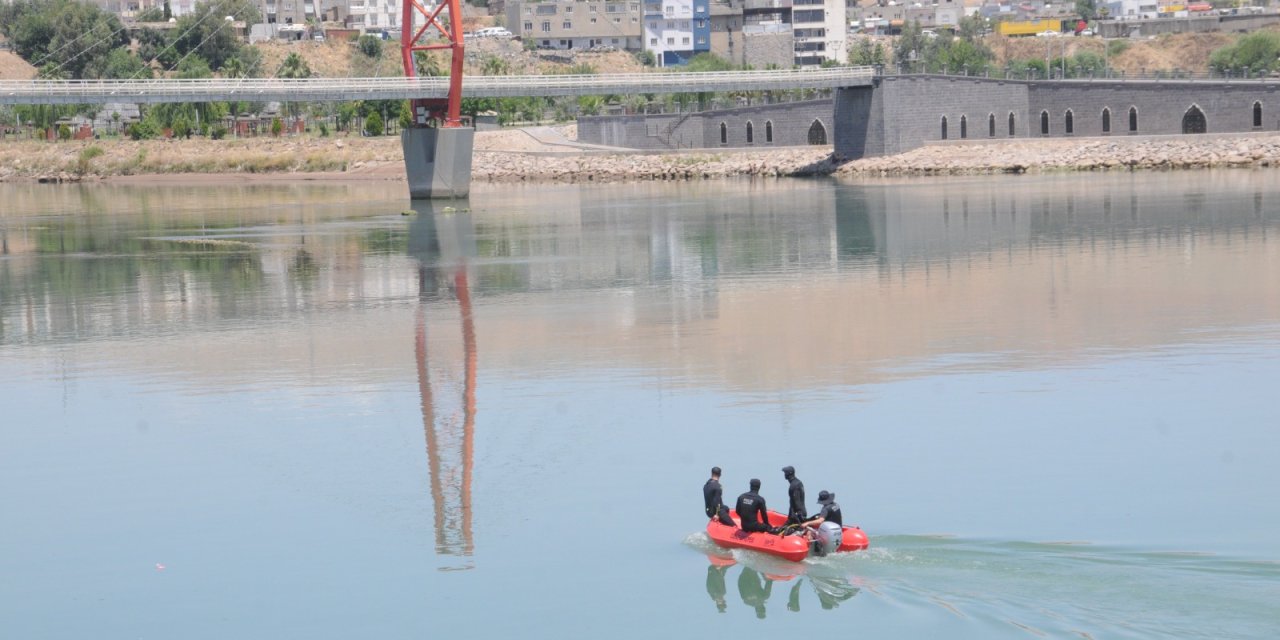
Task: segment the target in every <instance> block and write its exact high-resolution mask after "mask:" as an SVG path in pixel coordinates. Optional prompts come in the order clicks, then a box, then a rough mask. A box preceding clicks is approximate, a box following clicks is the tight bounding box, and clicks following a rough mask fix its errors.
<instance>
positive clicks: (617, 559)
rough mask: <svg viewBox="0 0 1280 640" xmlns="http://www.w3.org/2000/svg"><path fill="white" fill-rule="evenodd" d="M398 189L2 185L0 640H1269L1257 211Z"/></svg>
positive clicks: (1165, 192)
mask: <svg viewBox="0 0 1280 640" xmlns="http://www.w3.org/2000/svg"><path fill="white" fill-rule="evenodd" d="M402 191H403V185H399V184H377V183H370V184H359V183H351V184H344V183H338V184H307V183H300V184H289V185H283V184H276V185H271V184H245V185H234V184H232V185H219V186H176V185H155V186H121V185H116V186H111V185H86V186H46V185H30V184H9V185H0V203H4V204H3V205H0V207H2V208H0V513H3V526H0V635H3V636H4V637H11V638H90V637H92V638H101V639H114V638H129V639H134V638H188V639H190V638H209V639H214V638H218V639H223V638H304V637H305V638H351V637H367V638H433V637H503V636H506V635H512V636H518V637H522V638H564V637H589V636H595V635H603V636H605V637H609V638H654V637H657V638H679V637H696V636H705V635H708V634H716V633H732V634H757V633H764V634H769V635H779V634H788V633H801V634H821V633H824V632H826V633H834V634H838V635H840V636H852V635H862V636H866V637H898V638H935V637H948V638H1002V637H1003V638H1028V637H1031V638H1034V637H1081V638H1099V639H1101V638H1151V637H1171V638H1192V637H1205V638H1217V639H1222V638H1270V637H1274V636H1275V635H1277V633H1280V546H1277V543H1276V534H1277V531H1280V500H1277V499H1276V496H1275V491H1276V488H1277V487H1280V464H1277V463H1276V461H1277V458H1278V457H1280V430H1278V429H1276V428H1275V425H1277V424H1278V423H1280V403H1278V402H1277V400H1276V398H1274V397H1272V396H1271V393H1273V392H1274V390H1275V382H1276V380H1280V182H1278V181H1276V180H1275V178H1274V175H1273V174H1272V173H1271V172H1270V171H1218V172H1200V173H1197V172H1185V173H1150V174H1125V173H1110V174H1104V175H1064V176H996V177H977V178H947V179H915V180H890V181H864V182H857V183H841V182H836V181H832V180H826V179H823V180H756V181H725V182H710V181H709V182H694V183H642V184H621V185H583V186H577V185H568V186H566V185H555V186H533V185H502V186H488V185H477V189H476V192H475V193H473V195H472V197H471V198H470V200H469V201H467V202H465V203H456V204H453V205H452V206H446V205H444V204H435V205H431V204H420V205H416V206H415V208H414V209H410V208H409V207H410V205H409V203H408V201H407V199H406V198H405V197H404V196H403V194H402ZM713 465H719V466H721V467H723V468H724V483H725V487H726V488H725V493H726V498H727V499H729V500H732V498H734V497H735V496H736V495H737V494H738V493H740V492H742V491H745V490H746V485H747V481H748V479H749V478H752V477H756V478H760V479H761V480H762V481H763V490H762V493H763V495H764V496H765V497H766V498H767V499H768V500H769V502H770V504H771V505H772V506H774V507H775V508H777V507H782V506H783V505H785V501H786V492H785V491H786V485H785V482H784V481H783V478H782V473H781V471H780V469H781V467H783V466H784V465H794V466H795V467H796V469H797V475H798V476H799V477H800V478H801V479H802V480H804V482H805V483H806V487H807V489H808V493H809V497H810V500H811V501H812V500H813V498H815V497H816V495H817V493H818V491H819V490H820V489H827V490H831V491H834V492H835V493H836V496H837V499H838V501H839V502H840V504H841V505H842V506H843V511H844V514H845V520H846V523H856V524H858V525H860V526H862V527H863V528H864V529H865V530H866V531H867V532H868V534H869V535H870V538H871V548H870V550H868V551H866V552H859V553H855V554H847V555H846V554H841V555H837V556H833V557H827V558H821V559H811V560H808V561H806V562H805V563H802V564H799V565H792V564H789V563H785V562H781V561H776V560H772V559H770V558H767V557H761V556H757V555H755V554H751V553H743V552H735V553H732V554H730V553H726V552H724V551H722V550H719V549H717V548H716V547H715V546H714V545H713V544H712V543H710V541H709V540H708V539H707V538H706V536H705V534H704V533H703V531H702V529H703V527H704V525H705V522H706V520H705V518H704V517H703V515H702V504H701V492H700V489H701V485H702V483H703V482H704V481H705V480H706V478H707V474H708V469H709V468H710V467H711V466H713ZM814 507H816V504H815V505H812V506H811V508H814Z"/></svg>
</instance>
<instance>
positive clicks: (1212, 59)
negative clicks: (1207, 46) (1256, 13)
mask: <svg viewBox="0 0 1280 640" xmlns="http://www.w3.org/2000/svg"><path fill="white" fill-rule="evenodd" d="M1277 58H1280V33H1276V32H1274V31H1255V32H1253V33H1250V34H1248V35H1246V36H1244V37H1242V38H1240V39H1239V40H1236V43H1235V44H1232V45H1228V46H1225V47H1222V48H1221V49H1218V50H1216V51H1214V52H1213V55H1211V56H1209V67H1210V68H1212V69H1213V70H1214V71H1217V72H1219V73H1228V72H1230V73H1232V74H1237V75H1244V74H1245V73H1248V74H1249V75H1255V76H1256V75H1261V74H1265V73H1267V72H1269V71H1272V70H1274V69H1276V68H1277V67H1278V66H1280V64H1278V60H1277Z"/></svg>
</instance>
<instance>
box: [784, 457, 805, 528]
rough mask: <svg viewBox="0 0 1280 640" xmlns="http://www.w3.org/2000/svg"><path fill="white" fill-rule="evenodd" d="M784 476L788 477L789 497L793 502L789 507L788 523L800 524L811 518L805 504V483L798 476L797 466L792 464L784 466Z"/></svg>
mask: <svg viewBox="0 0 1280 640" xmlns="http://www.w3.org/2000/svg"><path fill="white" fill-rule="evenodd" d="M782 477H784V478H786V479H787V482H789V483H790V486H789V487H787V497H788V498H790V500H791V504H790V505H789V506H788V507H787V524H800V523H802V522H804V521H805V520H807V519H808V518H809V510H808V508H806V507H805V506H804V483H803V482H801V481H800V478H797V477H796V468H795V467H792V466H790V465H788V466H785V467H783V468H782Z"/></svg>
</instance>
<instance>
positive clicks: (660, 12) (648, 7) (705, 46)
mask: <svg viewBox="0 0 1280 640" xmlns="http://www.w3.org/2000/svg"><path fill="white" fill-rule="evenodd" d="M644 48H645V49H646V50H648V51H652V52H653V55H654V57H655V58H656V59H657V62H658V65H659V66H663V67H667V66H672V65H680V64H684V63H686V62H688V61H689V58H692V57H693V56H695V55H697V54H699V53H704V52H708V51H711V3H710V2H709V0H645V1H644Z"/></svg>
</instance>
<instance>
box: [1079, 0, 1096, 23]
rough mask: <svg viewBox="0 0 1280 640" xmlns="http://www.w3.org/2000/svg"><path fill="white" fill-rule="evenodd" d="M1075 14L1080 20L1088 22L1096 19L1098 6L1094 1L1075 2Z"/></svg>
mask: <svg viewBox="0 0 1280 640" xmlns="http://www.w3.org/2000/svg"><path fill="white" fill-rule="evenodd" d="M1076 14H1077V15H1079V16H1080V19H1081V20H1084V21H1085V22H1089V21H1091V20H1093V19H1094V18H1096V17H1098V6H1097V4H1096V3H1095V2H1094V0H1076Z"/></svg>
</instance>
